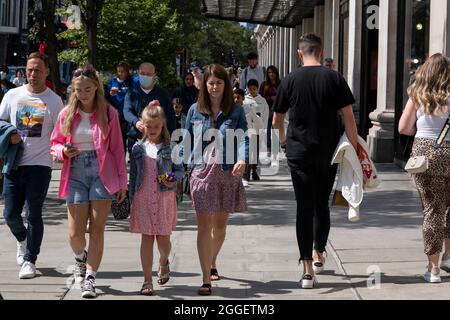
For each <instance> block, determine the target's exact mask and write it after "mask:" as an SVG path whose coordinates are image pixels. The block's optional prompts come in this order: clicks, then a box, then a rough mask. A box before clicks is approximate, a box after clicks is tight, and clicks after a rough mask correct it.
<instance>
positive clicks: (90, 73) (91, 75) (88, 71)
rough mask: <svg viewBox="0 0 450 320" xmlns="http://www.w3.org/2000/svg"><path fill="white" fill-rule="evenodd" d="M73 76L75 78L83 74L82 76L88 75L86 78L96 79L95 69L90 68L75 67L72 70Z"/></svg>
mask: <svg viewBox="0 0 450 320" xmlns="http://www.w3.org/2000/svg"><path fill="white" fill-rule="evenodd" d="M73 76H74V77H75V78H77V77H79V76H84V77H88V78H92V79H97V74H96V72H95V70H92V69H83V68H80V69H77V70H75V71H74V72H73Z"/></svg>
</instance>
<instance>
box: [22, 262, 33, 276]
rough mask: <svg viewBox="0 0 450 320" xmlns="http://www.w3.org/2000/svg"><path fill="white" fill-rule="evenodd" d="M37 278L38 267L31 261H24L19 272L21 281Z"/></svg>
mask: <svg viewBox="0 0 450 320" xmlns="http://www.w3.org/2000/svg"><path fill="white" fill-rule="evenodd" d="M34 277H36V266H35V265H34V263H31V262H30V261H24V263H23V265H22V268H21V269H20V272H19V279H33V278H34Z"/></svg>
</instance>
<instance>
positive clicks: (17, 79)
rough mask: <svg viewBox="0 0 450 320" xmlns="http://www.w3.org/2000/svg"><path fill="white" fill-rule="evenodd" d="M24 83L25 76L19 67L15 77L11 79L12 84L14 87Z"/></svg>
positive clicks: (25, 80)
mask: <svg viewBox="0 0 450 320" xmlns="http://www.w3.org/2000/svg"><path fill="white" fill-rule="evenodd" d="M26 83H27V79H26V78H25V76H24V74H23V71H22V70H21V69H17V71H16V77H15V78H14V80H13V84H14V85H15V86H16V87H21V86H23V85H24V84H26Z"/></svg>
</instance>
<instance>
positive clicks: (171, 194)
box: [130, 100, 184, 295]
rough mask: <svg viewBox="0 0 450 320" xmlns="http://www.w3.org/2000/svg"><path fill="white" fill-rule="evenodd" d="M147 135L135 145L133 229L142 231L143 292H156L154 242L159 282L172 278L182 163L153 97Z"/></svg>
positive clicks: (144, 118)
mask: <svg viewBox="0 0 450 320" xmlns="http://www.w3.org/2000/svg"><path fill="white" fill-rule="evenodd" d="M141 121H142V123H143V124H144V126H145V129H144V138H143V139H142V140H140V141H139V142H137V143H136V144H135V145H134V146H133V149H132V155H133V156H132V157H131V159H132V160H131V161H132V163H131V172H130V198H131V200H132V204H131V216H130V231H131V232H133V233H140V234H141V235H142V237H141V262H142V269H143V271H144V283H143V285H142V288H141V294H143V295H152V294H153V282H152V265H153V245H154V242H155V240H156V242H157V243H158V249H159V271H158V284H159V285H163V284H165V283H167V281H169V278H170V270H169V260H168V259H169V254H170V249H171V243H170V235H171V234H172V231H173V230H175V227H176V225H177V204H176V187H177V181H180V180H181V179H182V178H183V175H184V169H183V165H182V164H179V165H176V164H174V163H173V162H172V159H171V155H172V146H171V145H170V135H169V131H168V130H167V125H166V117H165V115H164V109H163V108H162V107H161V106H160V105H159V101H157V100H154V101H152V102H151V103H150V104H149V105H148V106H147V107H146V108H145V109H144V111H143V112H142V120H141Z"/></svg>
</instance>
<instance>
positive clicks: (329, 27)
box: [322, 0, 334, 58]
mask: <svg viewBox="0 0 450 320" xmlns="http://www.w3.org/2000/svg"><path fill="white" fill-rule="evenodd" d="M333 23H334V19H333V0H325V7H324V32H323V39H322V40H323V53H324V56H325V58H327V57H330V58H331V57H333Z"/></svg>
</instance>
